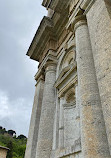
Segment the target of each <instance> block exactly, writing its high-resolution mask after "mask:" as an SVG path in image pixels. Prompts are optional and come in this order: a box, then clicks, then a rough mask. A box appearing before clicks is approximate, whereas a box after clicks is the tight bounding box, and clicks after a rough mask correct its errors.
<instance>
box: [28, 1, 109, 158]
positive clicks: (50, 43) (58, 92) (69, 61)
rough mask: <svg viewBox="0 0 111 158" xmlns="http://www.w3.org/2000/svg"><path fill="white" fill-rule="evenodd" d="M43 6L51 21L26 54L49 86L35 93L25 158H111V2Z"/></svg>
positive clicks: (44, 24) (45, 20)
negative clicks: (33, 61)
mask: <svg viewBox="0 0 111 158" xmlns="http://www.w3.org/2000/svg"><path fill="white" fill-rule="evenodd" d="M49 2H50V3H49ZM43 5H44V6H45V7H46V9H47V10H48V14H47V16H48V17H45V18H43V20H42V22H41V24H40V27H39V29H38V31H37V33H36V34H35V37H34V39H33V41H32V44H31V46H30V48H29V50H28V53H27V54H28V55H29V56H30V57H31V58H32V59H34V60H37V61H39V70H38V73H37V75H36V77H38V76H39V75H40V74H41V70H43V74H44V75H45V85H44V84H43V83H42V82H38V84H37V87H36V92H35V98H34V106H33V110H32V118H31V124H30V130H29V138H28V143H27V149H26V156H25V158H111V0H43ZM42 85H44V86H42ZM43 87H44V92H43ZM40 91H41V92H40ZM41 96H42V97H41ZM38 106H40V108H37V107H38ZM41 107H42V110H41ZM40 111H41V112H40ZM38 130H39V132H38Z"/></svg>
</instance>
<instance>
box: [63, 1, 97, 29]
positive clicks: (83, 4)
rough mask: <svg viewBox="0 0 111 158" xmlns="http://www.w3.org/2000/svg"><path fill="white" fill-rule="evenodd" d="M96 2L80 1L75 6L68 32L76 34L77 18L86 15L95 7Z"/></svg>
mask: <svg viewBox="0 0 111 158" xmlns="http://www.w3.org/2000/svg"><path fill="white" fill-rule="evenodd" d="M95 1H96V0H80V1H79V2H78V3H77V5H76V6H74V9H73V12H72V14H71V15H70V17H69V22H68V24H67V26H66V28H67V29H68V30H70V31H71V32H74V27H73V26H74V23H75V20H77V19H76V17H78V16H80V15H84V16H85V15H86V14H87V12H88V11H89V10H90V8H91V7H92V6H93V4H94V2H95Z"/></svg>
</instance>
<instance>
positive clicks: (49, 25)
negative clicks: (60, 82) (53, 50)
mask: <svg viewBox="0 0 111 158" xmlns="http://www.w3.org/2000/svg"><path fill="white" fill-rule="evenodd" d="M49 38H52V39H54V40H55V36H54V30H53V22H52V19H50V18H49V17H46V16H44V17H43V19H42V21H41V23H40V26H39V28H38V30H37V32H36V34H35V36H34V38H33V41H32V43H31V45H30V47H29V49H28V52H27V55H28V56H30V58H31V59H34V60H37V61H39V57H40V54H41V53H40V52H41V51H40V50H41V49H43V48H44V44H46V43H47V41H48V39H49Z"/></svg>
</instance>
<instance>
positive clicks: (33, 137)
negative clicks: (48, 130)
mask: <svg viewBox="0 0 111 158" xmlns="http://www.w3.org/2000/svg"><path fill="white" fill-rule="evenodd" d="M35 79H36V81H37V83H36V85H35V87H36V89H35V97H34V103H33V109H32V115H31V121H30V128H29V134H28V141H27V147H26V152H25V158H35V155H36V145H37V141H38V131H39V123H40V116H41V107H42V98H43V90H44V75H43V72H42V71H41V73H40V75H39V77H38V78H35Z"/></svg>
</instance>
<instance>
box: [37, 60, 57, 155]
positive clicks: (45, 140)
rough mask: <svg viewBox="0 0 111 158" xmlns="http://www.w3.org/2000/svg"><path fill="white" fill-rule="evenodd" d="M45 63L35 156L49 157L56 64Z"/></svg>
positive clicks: (54, 105) (53, 111)
mask: <svg viewBox="0 0 111 158" xmlns="http://www.w3.org/2000/svg"><path fill="white" fill-rule="evenodd" d="M47 64H48V65H47V66H46V70H45V73H46V75H45V85H44V94H43V101H42V113H41V119H40V126H39V136H38V143H37V152H36V158H43V157H44V158H49V157H50V154H51V150H52V140H53V124H54V113H55V107H56V104H55V88H54V83H55V80H56V65H55V64H53V63H52V64H50V63H47Z"/></svg>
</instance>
